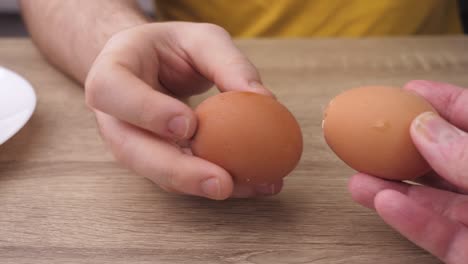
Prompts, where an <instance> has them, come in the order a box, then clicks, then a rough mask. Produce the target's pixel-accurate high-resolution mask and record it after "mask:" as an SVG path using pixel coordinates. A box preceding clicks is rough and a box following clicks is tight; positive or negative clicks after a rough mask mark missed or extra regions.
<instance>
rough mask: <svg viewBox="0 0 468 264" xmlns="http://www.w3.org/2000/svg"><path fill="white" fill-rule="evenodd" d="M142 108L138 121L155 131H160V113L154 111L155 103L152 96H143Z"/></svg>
mask: <svg viewBox="0 0 468 264" xmlns="http://www.w3.org/2000/svg"><path fill="white" fill-rule="evenodd" d="M143 98H144V99H143V100H142V102H141V105H140V109H139V112H138V115H137V116H138V122H139V124H141V126H142V127H144V128H146V129H149V130H151V131H153V132H158V131H157V130H158V129H157V128H158V125H159V123H160V122H159V119H160V115H159V114H158V113H156V112H155V111H154V108H155V104H154V103H153V100H151V99H150V98H151V97H150V96H145V97H143Z"/></svg>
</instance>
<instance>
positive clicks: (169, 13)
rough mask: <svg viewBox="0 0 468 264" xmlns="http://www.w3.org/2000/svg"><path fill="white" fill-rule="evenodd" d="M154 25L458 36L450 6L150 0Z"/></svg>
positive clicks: (385, 0)
mask: <svg viewBox="0 0 468 264" xmlns="http://www.w3.org/2000/svg"><path fill="white" fill-rule="evenodd" d="M155 1H156V8H157V9H156V10H157V16H158V18H159V19H160V20H166V21H167V20H178V21H193V22H209V23H214V24H217V25H220V26H222V27H224V28H225V29H227V30H228V31H229V32H230V33H231V34H232V35H233V36H235V37H333V36H335V37H336V36H340V37H358V36H378V35H409V34H453V33H461V32H462V28H461V22H460V17H459V14H458V7H457V2H456V0H155Z"/></svg>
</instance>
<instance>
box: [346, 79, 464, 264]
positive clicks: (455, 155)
mask: <svg viewBox="0 0 468 264" xmlns="http://www.w3.org/2000/svg"><path fill="white" fill-rule="evenodd" d="M405 89H409V90H412V91H414V92H416V93H418V94H420V95H422V96H423V97H425V98H426V99H427V100H428V101H429V102H430V103H431V104H432V105H433V106H434V107H435V108H436V110H437V111H438V112H439V114H440V115H441V117H442V118H441V117H439V116H436V115H433V114H428V113H425V114H422V115H420V116H419V117H417V118H416V119H415V120H414V121H413V123H412V126H411V136H412V139H413V142H414V143H415V145H416V147H417V148H418V149H419V151H420V152H421V154H422V155H423V156H424V157H425V159H426V160H427V161H428V162H429V164H430V165H431V166H432V168H433V169H434V172H433V173H430V174H429V175H426V176H424V177H421V178H419V179H417V181H418V182H420V183H422V184H424V185H423V186H417V185H411V184H407V183H402V182H393V181H387V180H383V179H379V178H376V177H372V176H370V175H365V174H362V173H358V174H356V175H354V176H353V177H352V178H351V180H350V182H349V191H350V192H351V195H352V198H353V199H354V200H355V201H356V202H358V203H360V204H362V205H363V206H366V207H368V208H371V209H374V210H376V211H377V213H378V214H379V216H380V217H382V219H383V220H384V221H385V222H386V223H387V224H389V225H390V226H392V227H393V228H394V229H396V230H397V231H398V232H400V233H401V234H402V235H403V236H405V237H407V238H408V239H409V240H411V241H412V242H414V243H415V244H417V245H418V246H420V247H422V248H423V249H425V250H427V251H429V252H430V253H431V254H433V255H435V256H436V257H438V258H439V259H441V260H442V261H444V262H445V263H449V264H466V263H468V133H467V132H466V131H468V90H467V89H463V88H459V87H456V86H453V85H449V84H443V83H435V82H428V81H412V82H410V83H408V84H407V85H406V86H405ZM445 120H447V121H445Z"/></svg>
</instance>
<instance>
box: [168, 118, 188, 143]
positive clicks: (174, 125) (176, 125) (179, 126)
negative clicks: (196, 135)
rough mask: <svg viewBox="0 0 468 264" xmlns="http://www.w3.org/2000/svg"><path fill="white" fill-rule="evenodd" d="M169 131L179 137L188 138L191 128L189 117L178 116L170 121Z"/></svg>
mask: <svg viewBox="0 0 468 264" xmlns="http://www.w3.org/2000/svg"><path fill="white" fill-rule="evenodd" d="M168 129H169V131H170V132H171V133H172V134H174V135H175V136H176V137H178V138H186V137H187V134H188V130H189V119H188V118H187V117H185V116H176V117H174V118H172V119H171V121H169V124H168Z"/></svg>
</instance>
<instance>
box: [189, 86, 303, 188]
mask: <svg viewBox="0 0 468 264" xmlns="http://www.w3.org/2000/svg"><path fill="white" fill-rule="evenodd" d="M195 113H196V115H197V117H198V128H197V132H196V134H195V136H194V138H193V141H192V144H191V148H192V151H193V153H194V155H196V156H198V157H201V158H203V159H206V160H208V161H211V162H213V163H215V164H217V165H219V166H221V167H222V168H224V169H226V170H227V171H228V172H229V173H230V174H231V175H232V176H233V178H234V180H235V182H238V183H249V184H264V183H273V182H276V181H278V180H280V179H282V178H283V177H285V176H286V175H288V174H289V173H290V172H291V171H292V170H293V169H294V168H295V167H296V166H297V164H298V162H299V160H300V157H301V154H302V133H301V129H300V127H299V124H298V122H297V121H296V119H295V118H294V116H293V115H292V114H291V112H289V111H288V109H287V108H286V107H285V106H283V105H282V104H281V103H279V102H278V101H277V100H275V99H274V98H272V97H270V96H266V95H261V94H257V93H252V92H240V91H232V92H225V93H220V94H217V95H215V96H212V97H210V98H208V99H206V100H205V101H203V102H202V103H201V104H200V105H199V106H198V107H197V108H196V110H195Z"/></svg>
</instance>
